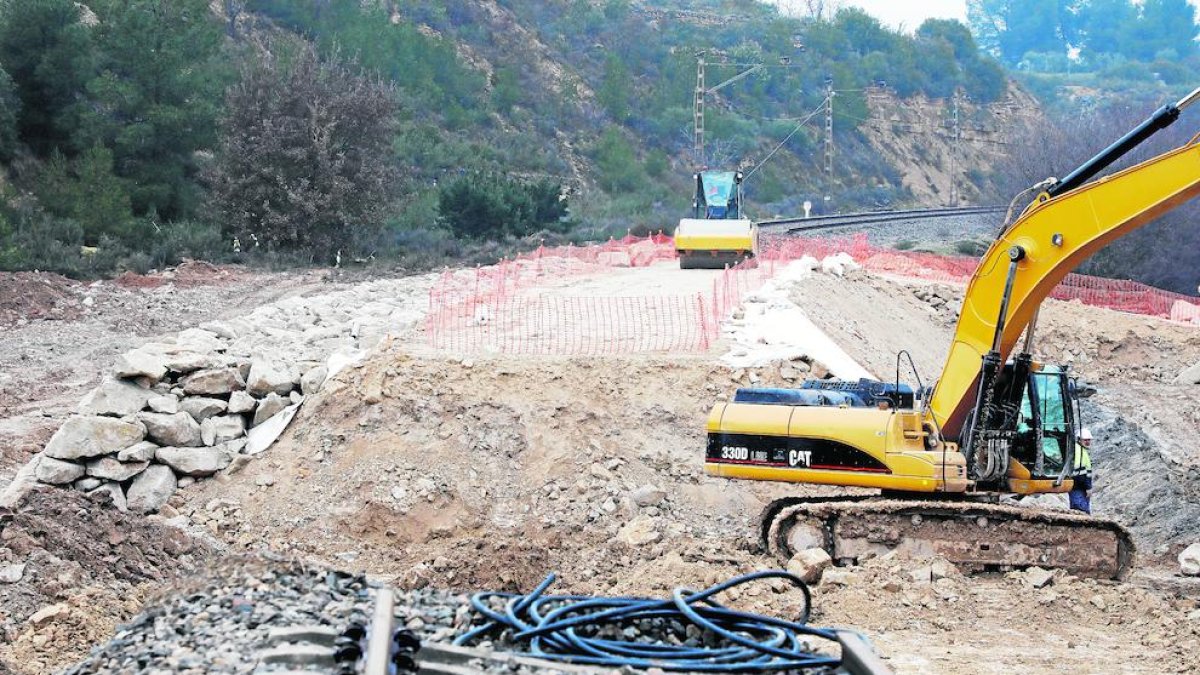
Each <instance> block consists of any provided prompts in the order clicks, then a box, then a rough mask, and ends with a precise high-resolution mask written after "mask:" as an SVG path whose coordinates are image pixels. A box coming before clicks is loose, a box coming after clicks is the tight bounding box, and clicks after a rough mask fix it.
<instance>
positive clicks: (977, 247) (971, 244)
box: [953, 239, 987, 256]
mask: <svg viewBox="0 0 1200 675" xmlns="http://www.w3.org/2000/svg"><path fill="white" fill-rule="evenodd" d="M953 248H954V252H955V253H958V254H959V255H969V256H979V255H982V254H983V252H984V251H986V250H987V246H986V245H984V244H983V243H981V242H979V241H976V240H974V239H960V240H958V241H956V242H954V246H953Z"/></svg>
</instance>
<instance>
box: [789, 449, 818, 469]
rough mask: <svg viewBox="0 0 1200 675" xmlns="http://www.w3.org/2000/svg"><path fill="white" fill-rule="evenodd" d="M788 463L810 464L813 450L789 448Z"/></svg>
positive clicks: (792, 464) (794, 464) (795, 464)
mask: <svg viewBox="0 0 1200 675" xmlns="http://www.w3.org/2000/svg"><path fill="white" fill-rule="evenodd" d="M788 464H789V465H790V466H810V465H811V464H812V450H788Z"/></svg>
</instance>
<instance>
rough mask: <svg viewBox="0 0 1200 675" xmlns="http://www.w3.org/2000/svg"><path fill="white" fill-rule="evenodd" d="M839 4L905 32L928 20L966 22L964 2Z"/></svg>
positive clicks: (862, 0) (848, 0) (849, 0)
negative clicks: (864, 11) (853, 7)
mask: <svg viewBox="0 0 1200 675" xmlns="http://www.w3.org/2000/svg"><path fill="white" fill-rule="evenodd" d="M841 4H842V5H846V6H855V7H862V8H863V9H864V10H866V12H867V13H868V14H870V15H872V16H874V17H876V18H878V19H879V20H880V21H882V22H883V23H884V24H885V25H888V26H891V27H893V28H899V27H900V26H901V25H903V26H904V29H905V31H906V32H912V31H914V30H916V29H917V27H918V26H920V25H921V22H922V21H924V20H925V19H928V18H937V19H958V20H959V21H962V22H963V23H966V21H967V2H966V0H920V1H918V2H913V1H911V0H909V1H906V0H844V1H843V2H842V3H841Z"/></svg>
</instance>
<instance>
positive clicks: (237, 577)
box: [66, 561, 469, 675]
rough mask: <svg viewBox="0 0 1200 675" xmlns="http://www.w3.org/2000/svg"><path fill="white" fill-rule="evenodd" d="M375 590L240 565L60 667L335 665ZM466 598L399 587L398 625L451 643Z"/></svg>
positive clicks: (358, 579) (295, 567)
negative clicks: (339, 647) (345, 635)
mask: <svg viewBox="0 0 1200 675" xmlns="http://www.w3.org/2000/svg"><path fill="white" fill-rule="evenodd" d="M375 588H377V586H376V585H375V584H373V583H372V582H369V581H368V580H367V579H366V578H365V577H364V576H362V575H356V574H347V573H344V572H338V571H332V570H328V569H321V568H314V567H309V566H305V565H302V564H299V563H265V562H261V561H253V562H240V563H237V564H236V565H231V566H228V567H226V568H224V569H221V570H219V571H216V572H213V573H212V574H211V575H209V576H207V577H206V578H205V579H203V580H201V581H198V582H193V583H191V584H184V585H183V586H182V587H181V588H180V589H179V590H178V591H176V592H175V593H173V594H172V595H170V596H168V597H166V598H164V599H163V600H162V601H161V602H159V603H157V604H155V605H153V606H152V607H150V608H148V609H147V610H145V611H144V612H143V613H142V614H140V615H138V616H137V617H136V618H134V619H133V620H132V621H130V622H129V623H128V624H126V625H124V626H121V627H120V628H119V629H118V630H117V632H116V634H115V635H114V637H113V638H112V640H110V641H109V642H108V643H107V644H105V645H102V646H99V647H97V648H95V649H93V651H92V654H91V655H90V656H89V657H88V658H86V659H84V660H83V661H82V662H81V663H79V664H77V665H76V666H74V667H72V668H70V669H68V670H67V671H66V673H68V674H70V675H82V674H84V673H114V674H115V673H196V674H199V673H265V672H284V671H289V670H293V671H294V670H308V671H312V672H333V667H332V665H331V663H332V661H331V654H332V650H331V649H330V645H332V641H333V639H334V638H335V637H336V636H337V635H339V634H340V633H341V632H342V631H343V630H345V629H346V628H347V627H348V626H350V625H351V624H352V623H360V624H365V623H366V622H367V621H368V618H369V617H370V615H371V609H372V606H373V603H374V596H375ZM466 603H467V599H466V597H464V596H461V595H455V594H453V593H449V592H445V591H437V590H428V589H427V590H421V591H412V592H397V593H396V620H397V626H404V627H407V628H408V629H410V630H412V631H413V632H414V633H416V634H417V635H418V636H419V637H420V638H421V640H422V641H426V640H435V641H436V640H441V641H449V639H450V638H451V637H452V636H453V635H454V634H455V632H456V628H455V624H456V622H457V623H458V624H459V625H465V623H466V622H467V621H468V620H469V617H468V611H467V609H466V607H467V604H466Z"/></svg>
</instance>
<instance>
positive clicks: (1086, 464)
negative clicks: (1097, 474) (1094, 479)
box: [1075, 443, 1092, 474]
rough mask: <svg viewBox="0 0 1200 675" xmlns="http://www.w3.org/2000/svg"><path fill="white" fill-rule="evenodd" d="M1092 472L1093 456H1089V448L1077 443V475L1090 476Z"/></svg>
mask: <svg viewBox="0 0 1200 675" xmlns="http://www.w3.org/2000/svg"><path fill="white" fill-rule="evenodd" d="M1091 472H1092V456H1091V455H1089V454H1088V451H1087V448H1085V447H1083V445H1081V444H1079V443H1076V444H1075V473H1077V474H1078V473H1086V474H1090V473H1091Z"/></svg>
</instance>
